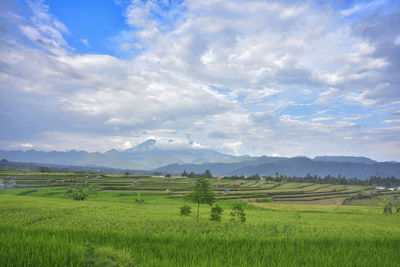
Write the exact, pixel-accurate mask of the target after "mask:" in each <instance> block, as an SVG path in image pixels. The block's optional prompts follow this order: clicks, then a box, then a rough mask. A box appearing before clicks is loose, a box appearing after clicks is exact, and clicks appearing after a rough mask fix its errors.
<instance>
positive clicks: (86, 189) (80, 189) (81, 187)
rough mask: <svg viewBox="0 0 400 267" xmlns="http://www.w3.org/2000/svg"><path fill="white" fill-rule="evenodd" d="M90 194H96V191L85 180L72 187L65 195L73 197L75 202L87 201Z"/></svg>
mask: <svg viewBox="0 0 400 267" xmlns="http://www.w3.org/2000/svg"><path fill="white" fill-rule="evenodd" d="M90 192H95V190H94V189H93V188H92V187H91V186H90V185H89V182H88V180H85V181H83V182H81V183H79V184H74V185H73V186H71V187H70V188H69V189H68V190H67V191H66V192H65V194H66V195H68V196H70V197H72V198H73V199H74V200H86V199H87V197H88V196H89V193H90Z"/></svg>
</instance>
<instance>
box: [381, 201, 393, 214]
mask: <svg viewBox="0 0 400 267" xmlns="http://www.w3.org/2000/svg"><path fill="white" fill-rule="evenodd" d="M392 206H393V204H392V201H390V200H387V199H386V198H385V199H384V200H383V213H384V214H392Z"/></svg>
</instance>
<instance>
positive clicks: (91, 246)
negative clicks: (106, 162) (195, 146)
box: [0, 172, 400, 267]
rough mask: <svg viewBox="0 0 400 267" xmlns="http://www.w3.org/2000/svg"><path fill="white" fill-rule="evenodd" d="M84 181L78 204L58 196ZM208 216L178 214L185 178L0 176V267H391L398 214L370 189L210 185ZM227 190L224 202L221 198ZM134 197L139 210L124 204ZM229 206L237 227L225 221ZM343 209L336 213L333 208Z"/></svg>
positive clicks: (188, 182)
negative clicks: (238, 211)
mask: <svg viewBox="0 0 400 267" xmlns="http://www.w3.org/2000/svg"><path fill="white" fill-rule="evenodd" d="M82 179H87V180H88V181H89V183H90V184H92V185H93V186H94V187H95V188H96V189H97V194H93V195H90V196H89V198H88V200H87V201H74V200H72V199H69V198H67V197H66V196H65V194H64V193H65V190H66V188H68V187H69V186H71V185H72V184H74V183H76V182H78V181H81V180H82ZM211 184H212V187H213V189H214V191H215V192H216V195H217V198H218V200H217V202H216V204H217V205H219V206H220V207H222V208H223V209H224V212H223V214H222V221H221V222H212V221H210V220H209V218H210V217H209V216H210V207H209V206H208V205H201V206H200V219H199V221H198V222H196V216H195V213H192V214H191V215H189V216H188V217H183V216H181V215H179V208H180V207H181V206H182V205H183V204H186V205H189V206H191V207H192V209H193V210H194V209H195V208H196V207H195V205H194V204H193V203H188V202H185V201H184V199H183V196H184V195H185V194H186V193H187V192H189V191H190V190H192V188H193V185H194V179H188V178H182V177H172V178H168V179H167V178H164V177H143V176H118V175H96V174H42V173H6V172H3V173H0V185H2V189H1V190H0V266H185V267H186V266H388V267H389V266H390V267H391V266H397V265H398V263H399V262H400V256H399V254H398V248H399V247H400V228H399V227H398V225H399V223H400V215H399V214H397V213H395V214H393V215H384V214H382V207H381V203H382V200H383V198H384V197H386V198H388V197H390V198H392V199H393V200H394V201H397V200H396V198H397V197H398V194H397V192H384V191H381V192H374V190H373V189H372V188H368V187H360V186H342V185H316V184H306V183H303V184H302V183H271V182H266V181H246V180H222V179H213V180H211ZM225 190H230V192H229V193H227V194H226V193H224V191H225ZM138 193H140V194H141V195H142V197H143V199H144V204H141V205H139V204H137V203H136V202H135V201H134V199H135V197H136V196H137V194H138ZM237 200H242V201H244V208H245V213H246V216H247V220H246V222H245V223H238V222H234V221H232V220H231V215H230V212H231V211H232V208H233V204H234V203H235V202H236V201H237ZM344 202H346V203H345V204H346V205H342V204H343V203H344Z"/></svg>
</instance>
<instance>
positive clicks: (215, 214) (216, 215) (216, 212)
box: [210, 205, 224, 222]
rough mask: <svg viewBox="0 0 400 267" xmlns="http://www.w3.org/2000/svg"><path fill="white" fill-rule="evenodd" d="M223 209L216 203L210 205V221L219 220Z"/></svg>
mask: <svg viewBox="0 0 400 267" xmlns="http://www.w3.org/2000/svg"><path fill="white" fill-rule="evenodd" d="M223 211H224V210H223V209H222V208H221V207H220V206H218V205H216V206H215V207H212V208H211V215H210V220H211V221H216V222H219V221H221V214H222V212H223Z"/></svg>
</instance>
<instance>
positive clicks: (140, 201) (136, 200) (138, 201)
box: [135, 192, 144, 205]
mask: <svg viewBox="0 0 400 267" xmlns="http://www.w3.org/2000/svg"><path fill="white" fill-rule="evenodd" d="M135 203H136V204H139V205H143V204H144V199H143V198H142V197H141V196H140V193H139V192H138V193H137V196H136V198H135Z"/></svg>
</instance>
